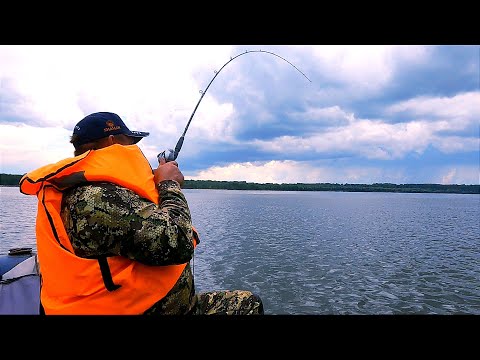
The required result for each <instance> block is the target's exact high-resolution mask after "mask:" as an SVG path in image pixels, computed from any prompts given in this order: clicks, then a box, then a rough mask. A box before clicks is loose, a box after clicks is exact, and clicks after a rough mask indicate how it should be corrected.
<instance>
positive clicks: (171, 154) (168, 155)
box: [157, 50, 312, 162]
mask: <svg viewBox="0 0 480 360" xmlns="http://www.w3.org/2000/svg"><path fill="white" fill-rule="evenodd" d="M249 53H266V54H271V55H274V56H276V57H278V58H280V59H282V60H284V61H286V62H287V63H289V64H290V65H291V66H293V67H294V68H295V69H296V70H297V71H298V72H299V73H300V74H302V75H303V76H304V77H305V78H306V79H307V80H308V81H310V82H312V80H310V79H309V78H308V77H307V76H306V75H305V74H304V73H303V72H302V71H300V69H298V68H297V67H296V66H295V65H293V64H292V63H291V62H290V61H288V60H287V59H285V58H283V57H281V56H280V55H277V54H275V53H273V52H270V51H265V50H246V51H245V52H243V53H240V54H238V55H236V56H234V57H230V60H228V61H227V62H226V63H225V64H223V66H222V67H221V68H220V70H218V71H217V70H215V71H214V73H215V75H214V76H213V78H212V80H210V82H209V83H208V85H207V87H206V88H205V90H200V94H201V96H200V99H198V102H197V105H196V106H195V108H194V109H193V112H192V114H191V115H190V119H189V120H188V122H187V125H186V126H185V130H183V133H182V135H181V136H180V138H179V139H178V141H177V145H175V149H167V150H163V151H162V152H160V153H159V154H158V155H157V159H158V162H160V160H161V159H162V158H163V159H165V162H169V161H173V160H175V159H176V158H177V156H178V153H179V152H180V149H181V148H182V145H183V140H184V139H185V134H186V133H187V130H188V127H189V126H190V123H191V122H192V119H193V116H194V115H195V112H196V111H197V108H198V105H200V102H201V101H202V99H203V97H204V96H205V94H206V93H207V90H208V88H209V87H210V85H211V84H212V83H213V80H215V78H216V77H217V76H218V74H220V72H221V71H222V70H223V68H224V67H225V66H227V65H228V64H229V63H230V62H232V61H233V60H235V59H236V58H238V57H240V56H242V55H245V54H249Z"/></svg>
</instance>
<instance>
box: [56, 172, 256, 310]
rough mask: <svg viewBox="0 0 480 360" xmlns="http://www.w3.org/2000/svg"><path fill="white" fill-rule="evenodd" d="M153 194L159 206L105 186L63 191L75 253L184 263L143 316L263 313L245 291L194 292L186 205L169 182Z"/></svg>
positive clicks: (66, 221) (64, 212)
mask: <svg viewBox="0 0 480 360" xmlns="http://www.w3.org/2000/svg"><path fill="white" fill-rule="evenodd" d="M158 191H159V196H160V204H159V205H156V204H155V203H152V202H151V201H149V200H147V199H145V198H142V197H140V196H139V195H138V194H136V193H135V192H133V191H131V190H130V189H126V188H123V187H120V186H117V185H115V184H112V183H107V182H98V183H90V184H86V185H81V186H78V187H75V188H72V189H70V190H68V191H67V192H66V193H65V195H64V197H63V203H62V211H61V217H62V220H63V223H64V225H65V229H66V231H67V234H68V236H69V238H70V241H71V243H72V247H73V249H74V252H75V254H76V255H77V256H79V257H84V258H96V257H98V256H100V255H107V256H113V255H120V256H124V257H127V258H129V259H132V260H135V261H138V262H140V263H142V264H146V265H152V266H158V265H171V264H182V263H188V264H187V266H186V267H185V269H184V271H183V273H182V274H181V276H180V278H179V280H178V281H177V283H176V284H175V285H174V287H173V288H172V289H171V290H170V292H169V293H168V294H167V295H166V296H165V297H164V298H163V299H161V300H160V301H158V302H157V303H156V304H154V305H153V306H152V307H151V308H150V309H148V310H147V311H146V312H145V314H159V315H183V314H197V315H201V314H225V315H226V314H245V315H246V314H263V304H262V301H261V299H260V298H259V297H258V296H256V295H255V294H253V293H251V292H250V291H239V290H235V291H215V292H207V293H202V294H196V293H195V285H194V278H193V273H192V270H191V267H190V264H189V262H190V260H191V259H192V257H193V253H194V247H193V230H192V221H191V215H190V210H189V208H188V204H187V200H186V199H185V196H184V194H183V193H182V190H181V188H180V185H179V184H178V183H177V182H176V181H173V180H165V181H162V182H161V183H160V184H159V185H158ZM198 242H199V241H197V243H198Z"/></svg>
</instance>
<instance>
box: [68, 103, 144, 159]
mask: <svg viewBox="0 0 480 360" xmlns="http://www.w3.org/2000/svg"><path fill="white" fill-rule="evenodd" d="M148 135H149V133H148V132H144V131H131V130H129V129H128V127H127V125H125V123H124V122H123V120H122V119H121V118H120V116H118V115H117V114H114V113H111V112H97V113H93V114H90V115H87V116H86V117H84V118H83V119H82V120H80V121H79V122H78V123H77V125H75V127H74V129H73V134H72V136H71V138H70V142H71V143H72V144H73V146H74V147H75V156H77V155H80V154H83V153H84V152H85V151H88V150H96V149H101V148H104V147H107V146H110V145H113V144H121V145H131V144H136V143H137V142H139V141H140V140H141V139H143V138H144V137H145V136H148Z"/></svg>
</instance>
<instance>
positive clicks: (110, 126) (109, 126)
mask: <svg viewBox="0 0 480 360" xmlns="http://www.w3.org/2000/svg"><path fill="white" fill-rule="evenodd" d="M105 124H106V125H107V127H106V128H105V129H103V131H104V132H109V131H115V130H119V129H120V126H115V123H114V122H113V121H112V120H107V122H106V123H105Z"/></svg>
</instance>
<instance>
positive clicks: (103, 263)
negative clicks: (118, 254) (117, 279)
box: [97, 256, 122, 291]
mask: <svg viewBox="0 0 480 360" xmlns="http://www.w3.org/2000/svg"><path fill="white" fill-rule="evenodd" d="M97 260H98V265H100V271H101V272H102V279H103V283H104V284H105V287H106V288H107V290H108V291H115V290H117V289H118V288H119V287H121V286H122V285H117V284H114V283H113V278H112V273H111V272H110V266H109V265H108V261H107V257H106V256H102V257H99V258H98V259H97Z"/></svg>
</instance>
